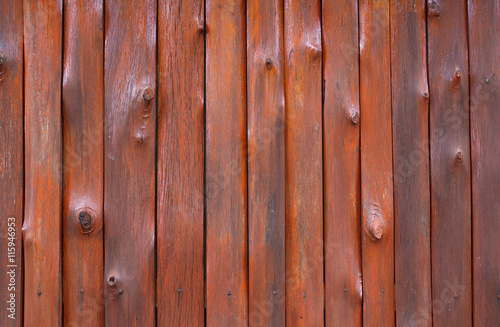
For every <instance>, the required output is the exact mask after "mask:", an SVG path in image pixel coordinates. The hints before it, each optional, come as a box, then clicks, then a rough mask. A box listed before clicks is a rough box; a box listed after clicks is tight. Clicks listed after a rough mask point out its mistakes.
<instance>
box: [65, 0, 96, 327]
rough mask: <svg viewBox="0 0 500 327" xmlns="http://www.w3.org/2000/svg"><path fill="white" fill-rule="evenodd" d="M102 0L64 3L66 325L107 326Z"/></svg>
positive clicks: (80, 0)
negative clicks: (105, 310)
mask: <svg viewBox="0 0 500 327" xmlns="http://www.w3.org/2000/svg"><path fill="white" fill-rule="evenodd" d="M103 11H104V4H103V1H102V0H94V1H84V0H66V1H65V2H64V67H63V90H62V92H63V108H62V110H63V135H64V137H63V140H64V144H63V149H64V151H63V179H64V189H63V302H64V325H65V326H103V325H104V306H103V292H104V289H103V286H104V281H103V278H104V277H103V274H104V258H103V246H104V244H103V239H102V215H103V146H104V145H103V143H104V142H103V129H104V120H103V117H104V69H103V63H104V61H103V60H104V49H103V47H104V42H103V34H104V33H103V27H104V26H103V23H104V21H103Z"/></svg>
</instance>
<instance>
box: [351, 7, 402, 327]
mask: <svg viewBox="0 0 500 327" xmlns="http://www.w3.org/2000/svg"><path fill="white" fill-rule="evenodd" d="M359 21H360V41H359V42H360V81H361V83H360V104H361V215H362V271H363V325H364V326H387V327H389V326H394V219H393V178H392V138H391V137H392V128H391V75H390V72H391V63H390V59H391V53H390V41H391V39H390V33H389V30H390V26H389V0H362V1H360V3H359Z"/></svg>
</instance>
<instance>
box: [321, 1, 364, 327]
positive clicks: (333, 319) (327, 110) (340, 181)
mask: <svg viewBox="0 0 500 327" xmlns="http://www.w3.org/2000/svg"><path fill="white" fill-rule="evenodd" d="M322 15H323V46H324V53H323V83H324V85H323V87H324V109H323V110H324V112H323V128H324V129H323V149H324V150H323V151H324V159H323V160H324V173H325V175H324V185H325V186H324V190H325V195H324V201H325V203H324V206H325V207H324V214H325V218H324V224H325V226H324V228H325V232H324V235H325V297H326V301H325V318H326V326H339V327H340V326H342V327H343V326H361V325H362V304H363V295H362V278H361V238H360V235H361V227H360V225H361V224H360V223H361V217H360V214H361V213H360V170H359V167H360V161H359V160H360V159H359V46H358V1H357V0H354V1H353V0H342V1H334V0H323V8H322Z"/></svg>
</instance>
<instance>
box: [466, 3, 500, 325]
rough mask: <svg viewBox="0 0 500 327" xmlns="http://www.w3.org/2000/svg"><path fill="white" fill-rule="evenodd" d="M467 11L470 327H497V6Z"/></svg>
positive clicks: (499, 225)
mask: <svg viewBox="0 0 500 327" xmlns="http://www.w3.org/2000/svg"><path fill="white" fill-rule="evenodd" d="M468 5H469V10H468V13H469V24H468V26H469V51H470V52H469V53H470V64H469V66H470V128H471V156H472V158H471V160H472V217H473V222H472V224H473V228H472V230H473V235H472V241H473V246H472V248H473V249H474V253H473V256H474V259H473V267H474V270H473V274H472V275H473V282H474V285H473V290H474V296H473V299H474V307H473V317H474V326H477V327H482V326H484V327H487V326H500V247H499V246H498V235H499V234H500V220H499V219H498V217H500V206H499V205H498V199H500V174H499V170H498V163H499V162H500V142H499V139H500V138H499V130H498V126H500V112H499V111H498V108H499V107H500V92H499V86H500V79H499V77H500V58H499V57H498V53H499V50H500V3H499V2H498V1H486V0H471V1H468Z"/></svg>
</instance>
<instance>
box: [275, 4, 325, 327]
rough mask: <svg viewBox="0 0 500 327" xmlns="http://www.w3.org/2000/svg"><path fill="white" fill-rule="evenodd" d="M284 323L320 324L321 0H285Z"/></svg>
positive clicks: (321, 182)
mask: <svg viewBox="0 0 500 327" xmlns="http://www.w3.org/2000/svg"><path fill="white" fill-rule="evenodd" d="M284 29H285V32H284V37H285V102H286V133H285V142H286V143H285V144H286V166H287V168H286V174H285V175H286V177H285V178H286V283H287V284H286V323H287V326H322V325H324V282H323V181H322V179H323V157H322V150H323V148H322V83H321V71H322V45H321V1H320V0H308V1H300V0H285V26H284Z"/></svg>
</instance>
